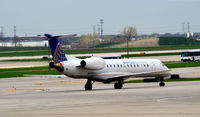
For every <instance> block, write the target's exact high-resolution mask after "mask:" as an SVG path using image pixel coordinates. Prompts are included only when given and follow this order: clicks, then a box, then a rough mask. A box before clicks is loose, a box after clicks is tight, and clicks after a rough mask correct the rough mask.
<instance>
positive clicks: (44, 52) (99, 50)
mask: <svg viewBox="0 0 200 117" xmlns="http://www.w3.org/2000/svg"><path fill="white" fill-rule="evenodd" d="M199 48H200V45H188V46H160V47H130V48H129V51H130V52H131V51H132V52H133V51H156V50H178V49H199ZM64 51H65V53H66V54H93V53H108V52H126V48H93V49H91V48H90V49H67V50H64ZM38 55H48V51H47V50H41V51H37V50H36V51H28V52H27V51H26V52H21V51H17V52H5V53H0V57H12V56H38Z"/></svg>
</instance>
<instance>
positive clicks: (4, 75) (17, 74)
mask: <svg viewBox="0 0 200 117" xmlns="http://www.w3.org/2000/svg"><path fill="white" fill-rule="evenodd" d="M25 75H61V74H60V73H59V72H58V71H56V70H51V71H48V70H46V71H41V70H40V71H23V72H20V71H19V72H12V73H0V78H12V77H24V76H25Z"/></svg>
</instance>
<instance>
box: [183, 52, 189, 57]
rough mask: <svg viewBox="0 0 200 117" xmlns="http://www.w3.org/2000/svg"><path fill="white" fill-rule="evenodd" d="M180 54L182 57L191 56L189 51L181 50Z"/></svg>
mask: <svg viewBox="0 0 200 117" xmlns="http://www.w3.org/2000/svg"><path fill="white" fill-rule="evenodd" d="M181 56H182V57H187V56H191V53H190V52H182V53H181Z"/></svg>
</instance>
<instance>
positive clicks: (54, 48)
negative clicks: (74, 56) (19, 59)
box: [45, 34, 67, 64]
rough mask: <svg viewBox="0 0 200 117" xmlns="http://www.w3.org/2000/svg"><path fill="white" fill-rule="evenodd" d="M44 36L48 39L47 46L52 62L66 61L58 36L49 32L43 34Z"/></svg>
mask: <svg viewBox="0 0 200 117" xmlns="http://www.w3.org/2000/svg"><path fill="white" fill-rule="evenodd" d="M45 36H46V37H47V38H48V39H49V46H50V49H51V54H52V57H53V61H54V64H57V63H60V62H62V61H66V60H67V58H66V56H65V53H64V51H63V49H62V47H61V44H60V42H59V40H58V38H59V36H52V35H50V34H45Z"/></svg>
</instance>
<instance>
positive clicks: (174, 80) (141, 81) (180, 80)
mask: <svg viewBox="0 0 200 117" xmlns="http://www.w3.org/2000/svg"><path fill="white" fill-rule="evenodd" d="M182 81H200V78H179V79H167V80H165V82H182ZM125 83H144V80H130V81H126V82H125Z"/></svg>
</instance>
